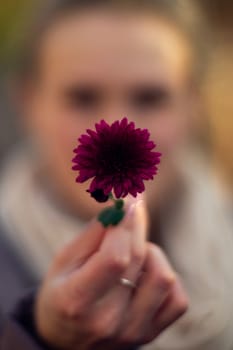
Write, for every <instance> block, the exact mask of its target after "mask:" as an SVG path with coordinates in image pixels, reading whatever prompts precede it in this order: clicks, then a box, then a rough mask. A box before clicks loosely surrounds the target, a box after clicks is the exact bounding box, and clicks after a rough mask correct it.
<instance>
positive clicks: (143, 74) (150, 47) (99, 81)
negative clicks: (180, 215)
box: [23, 10, 196, 219]
mask: <svg viewBox="0 0 233 350" xmlns="http://www.w3.org/2000/svg"><path fill="white" fill-rule="evenodd" d="M97 38H98V39H97ZM38 56H39V57H38V62H39V63H38V76H37V78H36V80H33V81H32V82H31V83H29V84H28V85H27V86H26V88H25V89H24V92H25V95H24V96H25V97H24V104H23V108H24V111H23V115H24V116H26V117H25V121H24V122H25V124H26V128H27V129H28V130H29V134H30V137H31V138H34V140H36V144H37V145H38V148H39V150H40V154H41V163H40V165H41V176H42V177H43V178H44V179H46V180H45V181H49V187H50V189H51V188H52V189H53V190H54V193H55V194H56V197H57V198H58V199H60V202H61V203H66V205H67V206H68V209H69V210H70V211H72V212H74V214H75V215H78V216H79V217H82V218H84V219H90V218H92V217H93V215H95V214H96V213H97V212H98V211H99V208H100V205H99V203H94V201H93V199H91V198H90V196H89V195H88V194H87V193H86V192H85V190H86V189H87V188H88V187H89V186H88V183H85V184H83V185H80V184H79V185H78V186H77V185H76V184H75V182H74V178H75V176H76V175H77V174H74V172H73V171H71V166H70V164H71V159H72V157H73V154H72V150H73V149H74V148H75V147H76V144H77V138H78V136H79V135H80V134H82V133H84V132H85V130H86V129H87V128H93V125H94V123H95V122H96V121H99V120H100V119H103V118H104V119H105V120H106V121H108V122H109V123H111V122H113V121H115V120H116V119H121V118H123V117H124V116H127V117H128V119H129V120H134V121H135V122H136V125H137V126H138V127H142V128H145V127H146V128H148V129H149V130H150V132H151V137H152V139H153V140H155V142H156V143H157V144H158V150H159V151H161V152H162V153H163V161H162V164H161V167H160V176H158V177H157V178H156V179H155V181H153V182H148V183H147V184H146V185H147V189H148V191H147V194H148V202H149V206H150V207H151V208H152V207H155V208H156V206H158V204H159V203H160V204H161V202H162V198H163V197H165V195H166V193H169V192H170V191H171V188H172V187H174V185H175V184H176V178H177V174H176V173H177V169H176V168H175V167H174V163H175V161H174V159H176V157H177V153H179V150H180V149H182V148H184V145H185V146H186V142H187V140H188V139H189V137H190V132H192V133H194V131H193V130H194V128H193V124H194V118H193V115H191V114H194V113H195V108H194V106H195V103H194V102H196V100H195V93H194V92H193V91H192V90H191V88H190V86H191V81H190V71H191V64H192V62H191V52H190V47H189V45H188V44H187V42H186V41H185V39H183V37H182V36H181V35H180V33H179V32H178V31H177V30H176V29H175V28H174V27H173V26H171V25H169V24H168V23H166V22H165V21H164V20H162V19H160V18H155V17H154V16H153V17H150V16H149V15H148V14H147V15H140V16H139V15H137V14H134V15H131V16H130V15H127V14H121V15H120V14H118V15H117V14H115V15H114V14H112V13H111V12H110V13H105V12H104V11H103V10H102V11H99V13H97V11H95V12H93V13H91V12H87V13H85V12H84V13H82V14H80V15H78V14H74V15H69V16H68V17H67V18H63V19H61V20H60V21H57V22H56V23H54V24H53V25H52V26H51V27H50V29H49V31H48V32H47V33H46V35H44V37H43V38H42V40H41V43H40V50H39V55H38ZM151 96H152V97H151ZM143 101H144V102H143ZM80 202H81V203H82V206H81V208H80V205H79V203H80Z"/></svg>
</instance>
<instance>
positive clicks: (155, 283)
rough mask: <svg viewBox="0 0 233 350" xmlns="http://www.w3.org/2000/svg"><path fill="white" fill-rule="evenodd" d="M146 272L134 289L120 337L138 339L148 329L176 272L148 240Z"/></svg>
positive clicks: (172, 282) (167, 292)
mask: <svg viewBox="0 0 233 350" xmlns="http://www.w3.org/2000/svg"><path fill="white" fill-rule="evenodd" d="M144 269H145V272H144V273H143V278H142V280H141V282H140V285H139V286H138V288H137V289H136V292H135V294H134V297H133V300H132V302H131V305H130V306H129V309H128V312H127V314H128V317H126V319H125V323H124V325H123V326H122V329H123V331H122V334H121V340H122V341H123V342H125V343H129V344H130V343H132V341H133V340H134V341H136V340H135V336H136V337H137V340H138V341H139V340H140V339H142V338H143V337H144V335H145V333H147V331H148V327H150V325H151V321H152V319H153V317H154V315H155V313H156V312H157V311H158V310H159V308H160V306H161V305H162V304H163V302H164V301H165V300H166V299H167V297H168V295H169V293H170V292H171V290H172V288H173V285H174V283H175V278H176V277H175V273H174V271H173V270H172V268H171V267H170V265H169V263H168V261H167V259H166V258H165V256H164V255H163V253H162V252H161V250H160V249H159V248H157V247H156V246H154V245H152V244H148V254H147V258H146V262H145V266H144Z"/></svg>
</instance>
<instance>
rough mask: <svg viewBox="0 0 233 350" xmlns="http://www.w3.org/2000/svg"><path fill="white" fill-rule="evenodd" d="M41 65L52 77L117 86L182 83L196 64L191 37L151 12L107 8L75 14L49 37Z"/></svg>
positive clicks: (57, 24) (55, 28)
mask: <svg viewBox="0 0 233 350" xmlns="http://www.w3.org/2000/svg"><path fill="white" fill-rule="evenodd" d="M40 54H41V58H40V64H41V67H42V71H44V73H46V77H47V79H60V80H66V81H67V80H69V79H70V80H74V79H77V80H91V81H92V82H93V81H96V82H99V81H101V82H102V83H104V82H105V81H106V82H108V81H112V82H113V83H114V84H116V86H117V84H119V83H122V82H125V83H127V81H129V83H133V82H134V80H135V81H137V80H145V79H147V80H153V79H154V78H155V77H156V78H157V79H163V80H170V81H177V82H178V81H181V80H182V79H183V78H184V76H185V75H186V73H187V70H188V69H189V65H190V63H191V59H190V50H189V47H188V45H187V43H186V40H185V39H184V38H183V36H182V35H180V33H179V32H178V30H176V28H175V26H172V25H169V24H168V23H167V22H165V20H163V19H161V18H159V17H156V16H153V17H152V16H150V15H149V14H141V15H140V14H123V13H115V14H114V13H111V12H104V11H99V12H97V11H93V12H90V11H89V12H88V13H87V12H84V13H81V14H72V15H69V16H67V17H64V18H63V19H61V20H59V21H57V22H56V23H54V24H53V26H51V28H50V29H49V30H48V32H47V34H46V35H45V36H44V38H43V40H42V43H41V48H40Z"/></svg>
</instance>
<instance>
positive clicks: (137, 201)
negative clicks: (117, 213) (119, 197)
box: [124, 196, 144, 225]
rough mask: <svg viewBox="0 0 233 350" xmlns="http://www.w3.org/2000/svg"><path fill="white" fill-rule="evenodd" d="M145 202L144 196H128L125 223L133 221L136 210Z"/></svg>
mask: <svg viewBox="0 0 233 350" xmlns="http://www.w3.org/2000/svg"><path fill="white" fill-rule="evenodd" d="M143 203H144V200H143V199H142V196H137V198H133V197H131V198H128V200H127V203H126V215H125V220H124V222H125V224H126V225H127V224H129V223H132V219H133V218H134V214H135V212H136V210H137V209H138V208H139V207H141V206H142V205H143Z"/></svg>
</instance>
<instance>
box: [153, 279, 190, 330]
mask: <svg viewBox="0 0 233 350" xmlns="http://www.w3.org/2000/svg"><path fill="white" fill-rule="evenodd" d="M187 309H188V298H187V295H186V293H185V292H184V289H183V287H182V285H181V283H180V281H179V279H177V280H176V283H175V284H174V286H173V290H172V292H171V294H170V296H169V297H168V299H167V300H166V301H165V302H164V304H163V305H162V306H161V307H160V309H159V310H158V312H157V313H156V314H155V315H154V318H153V321H152V324H153V328H154V329H153V330H152V336H153V333H154V335H155V334H156V333H157V334H160V333H161V332H162V331H163V330H164V329H166V328H167V327H168V326H170V325H171V324H172V323H173V322H175V321H176V320H177V319H179V318H180V317H181V316H182V315H183V314H184V313H185V312H186V311H187Z"/></svg>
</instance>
